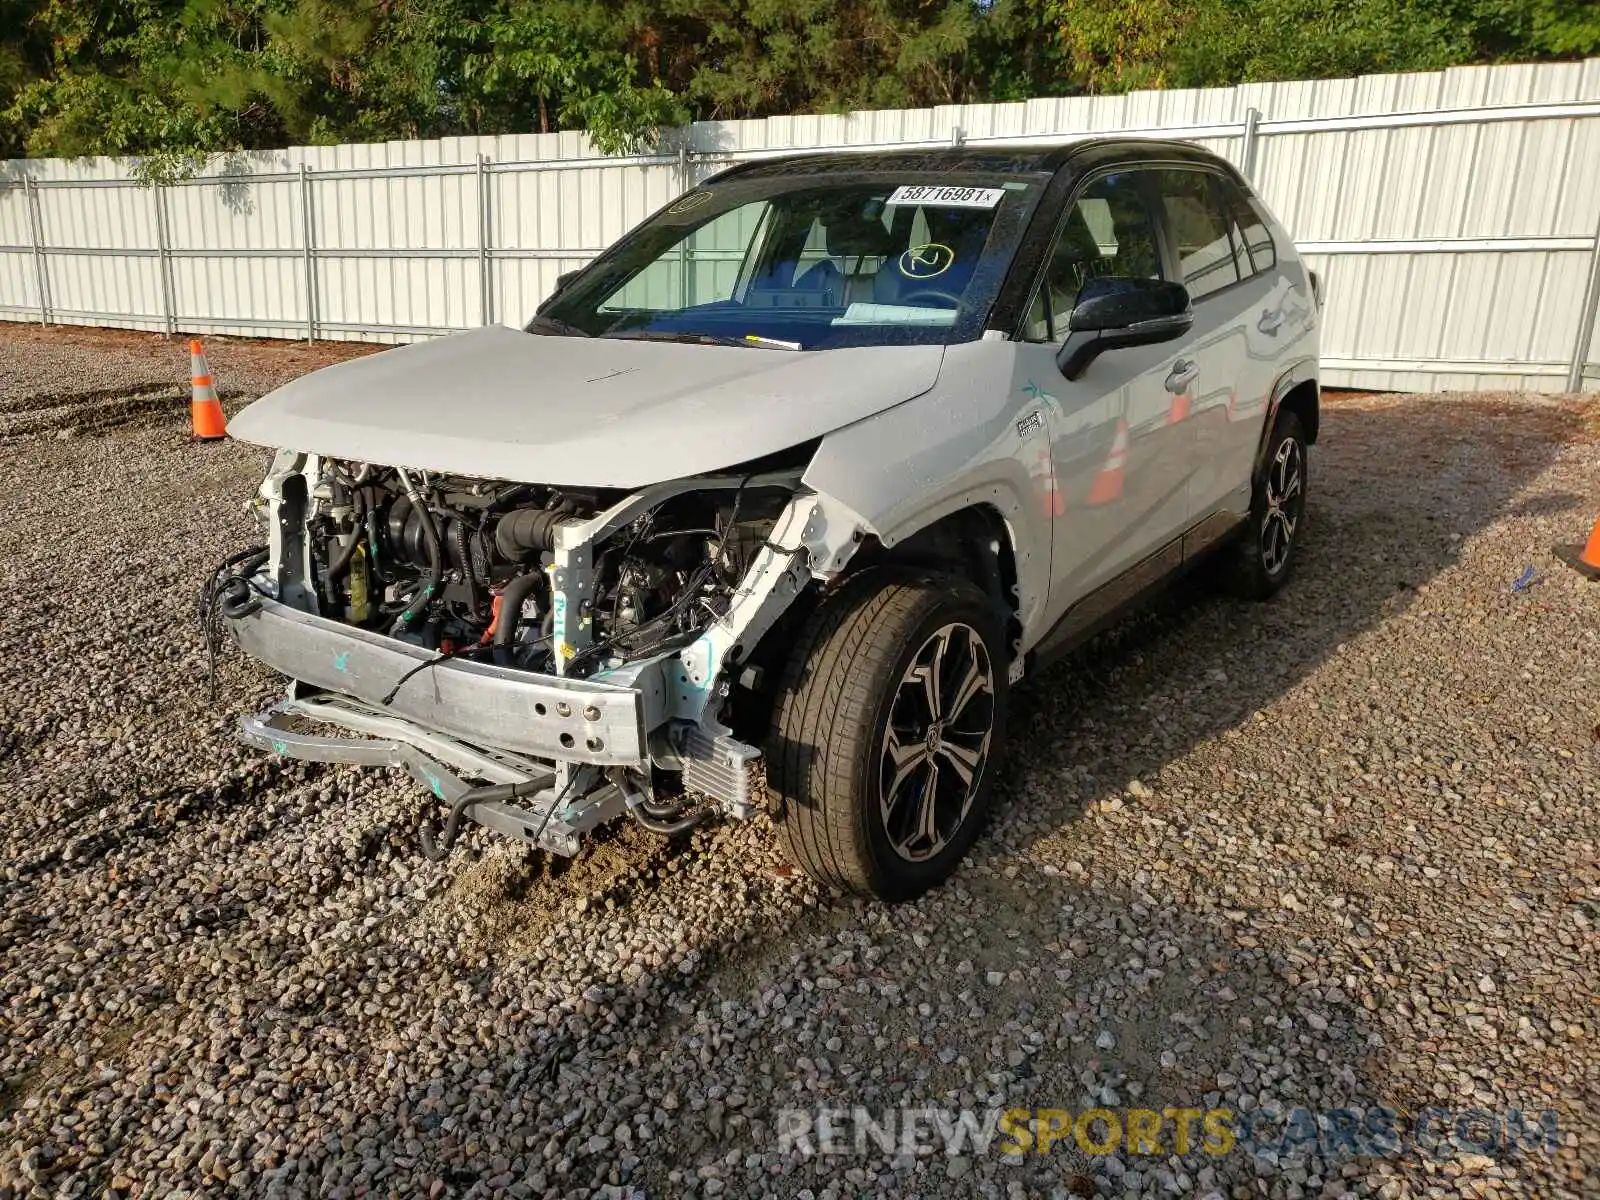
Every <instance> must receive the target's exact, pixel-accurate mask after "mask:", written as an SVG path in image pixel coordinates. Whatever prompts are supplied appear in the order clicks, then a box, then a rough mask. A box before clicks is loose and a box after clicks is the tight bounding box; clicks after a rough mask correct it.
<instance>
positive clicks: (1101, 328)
mask: <svg viewBox="0 0 1600 1200" xmlns="http://www.w3.org/2000/svg"><path fill="white" fill-rule="evenodd" d="M1318 307H1319V299H1318V296H1317V294H1316V280H1315V277H1314V276H1313V275H1311V274H1310V273H1309V272H1307V271H1306V270H1305V269H1304V268H1303V267H1302V265H1301V263H1300V261H1299V260H1298V258H1297V257H1296V255H1295V252H1294V247H1293V244H1292V243H1291V242H1290V240H1289V238H1288V237H1287V236H1285V234H1284V232H1283V230H1282V229H1281V228H1280V227H1279V226H1278V225H1277V224H1276V222H1275V221H1274V220H1273V218H1272V217H1271V216H1270V215H1269V214H1268V213H1267V211H1266V209H1265V208H1264V207H1263V206H1262V204H1261V202H1260V201H1259V200H1258V199H1257V198H1256V197H1255V196H1254V195H1253V194H1252V193H1251V191H1250V189H1249V187H1248V185H1246V184H1245V182H1244V181H1243V180H1242V179H1241V178H1240V177H1239V175H1238V174H1237V173H1236V172H1235V171H1234V170H1233V169H1232V168H1231V167H1229V166H1228V165H1227V164H1226V163H1225V162H1223V161H1222V160H1220V159H1218V158H1216V157H1215V156H1213V155H1211V154H1208V153H1206V152H1204V151H1202V150H1199V149H1197V148H1195V147H1194V146H1190V145H1185V144H1179V143H1170V142H1159V141H1142V140H1128V139H1116V140H1109V139H1087V140H1083V141H1079V142H1076V143H1073V144H1069V145H1065V146H1057V147H1052V148H1046V149H1040V148H1037V147H1032V148H1017V147H1001V148H985V149H981V150H980V149H971V148H968V149H960V148H954V149H949V150H942V151H922V150H918V151H914V152H896V153H863V154H819V155H815V156H807V157H793V158H788V159H774V160H768V161H764V162H760V163H752V164H747V165H742V166H738V167H735V168H733V169H731V170H728V171H725V172H723V173H722V174H720V175H718V176H716V177H715V178H713V179H710V180H709V181H707V182H706V183H705V184H704V185H702V186H701V187H700V188H698V189H697V190H695V191H692V192H690V193H688V194H687V195H685V196H683V197H681V198H679V199H678V200H676V201H675V202H674V203H672V204H670V205H668V206H667V207H666V208H664V209H662V210H661V211H660V212H658V213H656V214H655V215H654V216H653V217H651V218H650V219H649V220H647V221H646V222H645V223H644V224H642V225H641V226H639V227H638V228H637V229H635V230H634V231H633V232H632V233H630V234H629V235H628V236H627V237H625V238H624V239H623V240H622V241H621V242H619V243H618V244H617V245H616V246H614V247H613V248H612V249H610V250H609V251H607V252H606V253H605V254H604V255H602V256H601V257H600V258H599V259H597V260H596V261H595V262H594V263H593V264H592V265H590V266H589V267H587V268H586V269H585V270H583V271H581V272H579V273H577V274H575V275H574V276H570V277H565V278H563V280H562V281H561V286H560V287H559V288H558V290H557V292H556V294H555V295H554V296H553V297H552V298H551V299H550V300H548V301H546V303H545V304H544V305H543V307H542V308H541V309H540V312H539V315H538V316H536V317H534V318H533V320H532V321H531V322H530V323H529V325H528V326H527V328H526V329H525V330H513V329H510V328H505V327H490V328H485V329H480V330H476V331H474V332H470V333H464V334H460V335H457V336H453V337H447V338H442V339H439V340H435V341H430V342H426V343H422V344H418V345H413V346H407V347H404V348H400V349H396V350H392V351H389V352H387V353H384V354H382V355H379V356H377V357H374V358H366V359H361V360H357V361H352V362H348V363H344V364H341V365H338V366H334V367H329V368H327V369H326V370H323V371H319V372H316V373H315V374H313V375H310V376H307V377H305V378H303V379H300V380H298V381H296V382H294V383H292V384H290V385H289V386H287V387H284V388H282V389H280V390H279V391H277V392H274V393H273V394H271V395H269V396H267V397H265V398H263V399H262V400H260V401H258V402H257V403H255V404H253V405H251V406H250V407H249V408H248V409H246V410H245V411H244V412H243V413H242V414H241V415H240V416H239V417H238V418H237V419H236V420H235V421H234V423H233V427H232V433H233V435H234V436H235V437H237V438H242V439H244V440H246V441H250V442H256V443H259V444H261V445H264V446H269V447H273V448H275V449H277V456H276V458H275V459H274V461H273V465H272V468H271V471H270V473H269V475H268V476H267V479H266V481H265V482H264V483H263V485H262V487H261V492H260V497H259V500H258V501H257V505H258V508H259V512H260V514H261V518H262V521H263V526H264V529H265V544H264V545H262V546H259V547H253V548H251V549H249V550H245V551H241V553H240V554H238V555H235V556H233V557H232V558H231V559H230V560H229V561H228V562H226V563H225V564H223V566H222V567H221V568H220V569H219V571H218V572H217V573H216V575H215V577H214V578H213V579H212V580H211V582H210V585H209V589H208V590H209V600H208V612H209V618H210V621H211V624H212V627H213V628H214V629H220V628H222V627H226V628H229V629H231V631H232V633H233V635H234V637H235V638H236V639H237V640H238V642H239V644H240V645H241V646H242V647H243V648H244V650H245V651H246V652H248V653H249V654H251V655H253V656H255V657H257V658H259V659H260V660H262V661H264V662H266V663H268V664H270V665H271V666H273V667H274V668H276V669H277V670H279V671H281V672H282V673H283V674H285V675H287V676H289V677H290V678H291V680H292V681H293V682H292V684H291V686H290V690H289V694H288V697H287V698H286V699H285V700H284V701H283V702H282V703H281V704H279V705H277V706H275V707H274V708H273V709H272V710H270V711H269V712H267V713H263V714H261V715H260V716H258V717H250V718H247V719H246V720H245V721H244V736H245V737H246V739H247V740H248V741H250V742H251V743H253V744H255V745H258V746H261V747H262V748H264V749H268V750H271V751H274V752H276V753H278V754H282V755H290V756H293V757H297V758H303V759H312V760H317V761H322V762H336V763H358V764H369V765H388V766H400V767H404V768H407V769H408V770H409V771H410V772H411V774H412V775H414V776H415V777H416V779H417V780H418V781H419V782H420V783H421V784H422V785H423V787H425V788H426V789H427V791H428V792H429V793H431V795H430V796H429V797H428V799H427V800H426V801H425V805H426V806H427V807H425V811H424V814H423V819H422V841H423V848H424V851H425V852H426V853H428V854H429V855H430V856H433V857H439V856H442V855H443V854H444V853H446V852H448V850H449V848H450V845H451V843H452V842H453V841H455V839H456V837H457V835H458V833H459V831H460V829H461V828H462V822H463V821H464V820H469V819H470V820H473V821H476V822H479V823H481V824H483V825H486V826H488V827H490V828H492V829H495V830H498V831H500V832H501V833H504V834H507V835H509V836H511V837H514V838H518V839H521V840H523V841H524V842H526V843H528V844H530V845H533V846H539V847H543V848H544V849H546V850H549V851H554V852H556V853H560V854H571V853H574V852H575V851H576V850H577V848H578V844H579V839H580V838H581V836H582V835H583V834H584V833H585V832H586V831H588V830H590V829H592V828H593V827H594V826H595V825H596V824H597V823H599V822H601V821H605V820H608V819H611V818H614V817H622V816H624V815H625V814H626V815H627V816H629V817H631V819H633V820H637V821H638V822H640V823H641V824H643V825H644V826H646V827H648V828H649V829H652V830H656V831H658V832H660V833H662V834H673V833H676V832H679V831H682V830H684V829H687V828H689V827H691V826H693V825H695V824H697V823H698V822H700V821H702V820H704V819H706V818H707V817H709V816H712V815H714V814H721V815H723V816H727V817H736V818H746V817H753V816H755V815H757V814H769V815H770V817H771V819H772V820H773V821H774V822H775V823H776V826H777V828H778V830H779V833H780V834H781V837H782V839H783V841H784V842H785V844H786V845H787V847H788V850H789V852H790V853H791V854H792V855H793V857H794V859H795V861H796V862H797V863H798V864H799V865H801V866H802V867H804V868H805V869H806V870H807V871H809V872H811V873H812V874H813V875H815V876H816V877H817V878H818V879H820V880H823V881H824V882H826V883H829V884H832V885H835V886H837V887H841V888H845V889H851V890H854V891H858V892H862V893H866V894H869V895H873V896H879V897H884V898H902V897H907V896H912V895H915V894H917V893H918V892H921V891H923V890H924V889H926V888H927V887H929V886H931V885H933V884H934V883H936V882H938V881H939V880H940V879H942V878H944V877H945V876H946V875H948V874H949V873H950V871H951V870H952V869H953V868H954V866H955V865H956V862H957V861H958V860H959V858H960V857H961V855H962V854H963V853H964V852H965V850H966V849H967V847H968V846H969V845H970V844H971V842H972V839H973V838H974V837H975V836H976V833H977V831H978V829H979V827H980V825H981V823H982V821H983V819H984V815H985V810H986V808H987V806H988V803H989V799H990V793H991V791H992V781H993V777H994V775H995V769H996V760H997V757H998V756H999V754H1000V751H1001V747H1002V743H1003V740H1004V733H1005V720H1006V706H1007V694H1008V689H1009V688H1010V687H1011V686H1012V685H1014V684H1015V683H1016V682H1017V681H1018V680H1020V679H1022V678H1023V677H1024V675H1026V674H1027V673H1028V672H1029V671H1031V670H1033V669H1034V668H1035V667H1036V666H1037V664H1039V663H1040V662H1042V661H1044V660H1046V659H1048V658H1049V657H1050V656H1052V655H1055V654H1059V653H1061V652H1062V651H1064V650H1066V649H1068V648H1070V647H1072V646H1073V645H1075V644H1076V643H1078V642H1080V641H1081V640H1083V639H1084V638H1085V637H1086V636H1088V635H1089V634H1090V633H1091V632H1093V631H1094V630H1095V629H1097V628H1099V627H1101V626H1102V625H1104V624H1105V623H1106V622H1107V621H1108V620H1110V619H1111V618H1112V617H1114V616H1115V615H1116V614H1117V613H1119V612H1121V611H1122V610H1124V609H1125V608H1126V607H1127V606H1128V605H1129V604H1130V603H1131V602H1133V601H1134V600H1135V599H1137V598H1138V596H1139V595H1140V594H1141V593H1143V592H1145V591H1147V590H1148V589H1149V588H1151V587H1152V586H1154V585H1156V584H1158V583H1159V582H1161V581H1162V580H1163V579H1164V578H1166V577H1168V576H1170V575H1171V574H1173V573H1174V572H1175V571H1177V570H1179V569H1181V568H1182V567H1183V566H1184V565H1185V564H1188V563H1191V562H1193V561H1195V560H1196V559H1197V558H1198V557H1199V556H1200V555H1202V554H1204V553H1206V552H1208V551H1213V550H1216V551H1219V552H1220V553H1221V554H1224V555H1226V556H1228V558H1229V560H1230V561H1231V566H1232V571H1233V574H1234V576H1235V578H1236V579H1237V581H1238V583H1239V584H1240V586H1241V587H1242V588H1243V589H1244V590H1245V591H1247V592H1249V593H1252V594H1254V595H1258V596H1264V595H1267V594H1269V593H1271V592H1272V591H1274V590H1275V589H1276V588H1278V587H1279V586H1281V585H1282V584H1283V582H1284V581H1285V579H1286V578H1287V577H1288V575H1289V572H1290V570H1291V568H1292V566H1293V562H1294V553H1295V547H1296V543H1297V537H1298V534H1299V531H1300V525H1301V515H1302V510H1303V507H1304V504H1305V496H1306V478H1307V476H1306V447H1307V445H1308V444H1310V443H1311V442H1314V441H1315V440H1316V435H1317V421H1318V387H1317V333H1316V327H1317V321H1318ZM319 726H321V727H323V731H322V732H317V729H318V727H319ZM328 727H331V729H330V728H328ZM429 808H431V810H432V811H428V809H429Z"/></svg>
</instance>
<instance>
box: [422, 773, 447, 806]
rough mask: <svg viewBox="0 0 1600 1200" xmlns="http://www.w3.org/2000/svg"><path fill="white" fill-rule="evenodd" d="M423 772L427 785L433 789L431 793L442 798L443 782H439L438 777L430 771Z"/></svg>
mask: <svg viewBox="0 0 1600 1200" xmlns="http://www.w3.org/2000/svg"><path fill="white" fill-rule="evenodd" d="M423 774H424V775H426V776H427V777H428V787H429V788H431V789H432V790H433V794H434V795H435V796H437V797H439V799H441V800H443V799H444V784H442V783H440V782H439V777H438V776H437V775H434V774H433V773H432V772H430V771H424V772H423Z"/></svg>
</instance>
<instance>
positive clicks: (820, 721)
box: [767, 570, 1007, 900]
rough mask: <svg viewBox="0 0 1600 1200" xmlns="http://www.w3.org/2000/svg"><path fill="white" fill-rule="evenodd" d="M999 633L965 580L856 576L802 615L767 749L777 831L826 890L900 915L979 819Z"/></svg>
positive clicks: (993, 740)
mask: <svg viewBox="0 0 1600 1200" xmlns="http://www.w3.org/2000/svg"><path fill="white" fill-rule="evenodd" d="M1006 699H1007V688H1006V663H1005V641H1004V632H1003V628H1002V625H1001V621H1000V617H999V614H997V613H996V612H995V610H994V605H993V603H992V601H990V599H989V598H988V597H987V596H985V595H984V594H983V593H982V592H981V591H979V590H978V589H977V588H976V587H974V586H973V585H972V584H970V583H967V582H965V581H963V580H959V579H954V578H948V577H937V578H928V577H925V576H920V577H919V576H913V575H902V574H899V573H894V572H891V571H888V570H875V571H866V572H863V573H862V574H861V575H859V576H857V577H856V578H855V579H852V580H849V581H847V582H846V584H845V585H844V587H843V588H842V589H841V591H840V592H839V594H838V595H836V596H833V597H830V598H829V599H828V600H827V601H825V602H824V603H823V604H822V605H821V607H820V608H819V609H818V610H817V612H816V613H815V614H813V616H812V618H811V620H810V622H809V623H808V624H807V626H806V629H805V631H804V632H803V633H802V635H801V637H800V639H799V642H798V644H797V645H796V647H795V649H794V655H793V657H792V658H791V660H790V662H789V664H788V667H787V668H786V670H785V672H784V677H783V680H782V683H781V685H780V692H779V696H778V704H777V709H776V712H775V715H774V721H773V731H772V737H771V744H770V745H769V747H768V753H767V765H768V784H769V786H770V787H771V789H772V793H773V797H774V800H775V811H774V817H775V819H776V823H777V827H778V832H779V835H780V837H781V838H782V840H783V842H784V843H785V845H786V847H787V849H788V851H789V854H790V856H791V858H793V860H794V862H795V863H796V864H797V865H798V866H800V867H801V868H802V869H804V870H805V871H806V872H807V873H808V874H810V875H812V876H813V877H815V878H816V879H818V880H819V881H821V882H822V883H825V884H828V885H830V886H832V887H836V888H839V889H841V890H844V891H850V892H855V893H858V894H860V895H865V896H871V897H875V898H877V899H883V900H904V899H909V898H911V897H913V896H916V895H919V894H920V893H922V892H924V891H926V890H927V889H928V888H930V887H933V886H934V885H935V884H937V883H939V882H941V881H942V880H944V879H945V878H946V877H947V876H948V875H949V874H950V873H951V872H952V871H954V870H955V868H956V864H957V863H959V862H960V860H961V857H962V855H964V854H965V853H966V852H967V849H968V848H969V847H970V846H971V845H972V842H973V839H974V838H976V837H977V834H978V831H979V829H980V827H981V826H982V824H983V821H984V818H985V816H986V814H987V811H988V806H989V800H990V793H991V791H992V788H991V786H990V785H991V778H992V775H993V771H994V763H995V760H996V758H997V756H998V755H999V752H1000V749H1001V745H1002V743H1003V741H1004V737H1005V710H1006Z"/></svg>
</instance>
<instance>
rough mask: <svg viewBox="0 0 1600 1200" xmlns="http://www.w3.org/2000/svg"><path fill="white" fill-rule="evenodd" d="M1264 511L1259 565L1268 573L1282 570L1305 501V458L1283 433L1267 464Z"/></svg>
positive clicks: (1292, 542)
mask: <svg viewBox="0 0 1600 1200" xmlns="http://www.w3.org/2000/svg"><path fill="white" fill-rule="evenodd" d="M1265 490H1266V501H1267V511H1266V513H1265V514H1264V515H1263V516H1262V518H1261V565H1262V566H1264V567H1265V568H1266V569H1267V574H1268V575H1276V574H1278V572H1280V571H1282V570H1283V568H1284V565H1285V564H1286V563H1287V562H1288V561H1289V552H1290V550H1291V549H1292V548H1293V547H1294V535H1295V529H1296V528H1297V527H1298V526H1299V524H1300V509H1301V506H1302V505H1303V503H1304V501H1305V460H1304V452H1303V451H1302V450H1301V449H1300V443H1299V442H1298V441H1297V440H1296V439H1294V438H1292V437H1286V438H1284V439H1283V442H1282V443H1281V444H1280V445H1279V446H1278V452H1277V453H1276V454H1275V455H1273V456H1272V461H1271V462H1270V463H1269V464H1267V478H1266V489H1265Z"/></svg>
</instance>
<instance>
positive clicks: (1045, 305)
mask: <svg viewBox="0 0 1600 1200" xmlns="http://www.w3.org/2000/svg"><path fill="white" fill-rule="evenodd" d="M1150 176H1151V173H1150V172H1148V171H1144V170H1139V169H1129V168H1114V169H1111V170H1109V171H1103V172H1100V173H1098V174H1096V175H1092V176H1090V177H1089V178H1088V179H1086V180H1085V181H1084V182H1083V183H1082V184H1081V185H1080V186H1079V187H1078V189H1077V190H1076V191H1075V192H1074V193H1073V195H1072V196H1071V198H1070V199H1069V200H1068V202H1067V204H1066V205H1065V207H1064V210H1063V212H1062V214H1061V217H1060V220H1059V222H1058V226H1057V229H1056V233H1055V238H1054V241H1053V242H1052V244H1051V247H1050V249H1049V250H1048V251H1047V252H1046V256H1045V266H1044V269H1043V271H1042V273H1041V278H1040V280H1039V282H1038V283H1037V284H1036V289H1035V292H1034V294H1033V298H1032V302H1031V303H1030V305H1029V307H1028V309H1027V313H1028V316H1027V318H1026V321H1025V324H1024V328H1023V330H1022V336H1021V339H1020V344H1019V346H1018V351H1017V357H1016V370H1015V377H1014V379H1013V381H1012V382H1013V386H1014V388H1015V389H1016V390H1017V391H1018V392H1020V393H1021V394H1022V395H1023V396H1024V397H1025V398H1029V399H1032V400H1033V401H1034V402H1035V403H1036V404H1037V406H1038V412H1039V413H1040V414H1041V417H1042V419H1043V421H1044V422H1045V425H1046V429H1047V431H1048V434H1049V441H1050V462H1049V463H1048V464H1043V463H1042V464H1040V466H1041V467H1042V468H1044V469H1047V470H1053V472H1054V486H1053V489H1052V491H1051V498H1052V507H1053V510H1054V515H1055V520H1054V545H1053V547H1052V564H1053V565H1052V570H1051V577H1052V578H1051V589H1050V600H1049V605H1048V616H1049V618H1050V620H1051V621H1052V622H1053V621H1054V620H1055V619H1056V618H1058V617H1060V615H1061V614H1062V613H1063V612H1065V611H1066V609H1067V608H1068V607H1070V606H1071V605H1072V604H1073V603H1074V602H1076V601H1077V600H1079V599H1080V598H1082V597H1083V596H1084V595H1086V594H1087V593H1089V592H1091V591H1093V590H1094V589H1095V588H1096V587H1098V586H1100V585H1101V584H1103V583H1105V582H1107V581H1108V580H1110V579H1112V578H1113V577H1115V576H1116V575H1117V574H1119V573H1120V572H1121V571H1122V570H1124V569H1125V568H1127V567H1128V566H1130V565H1131V564H1133V563H1135V562H1138V561H1139V560H1140V559H1142V558H1144V557H1146V556H1147V555H1149V554H1150V553H1152V552H1153V551H1154V550H1156V549H1158V548H1159V547H1161V546H1162V545H1163V544H1165V543H1166V542H1168V541H1170V540H1172V539H1173V538H1174V537H1176V536H1178V535H1179V534H1180V533H1181V532H1182V530H1183V526H1184V522H1185V521H1186V519H1187V515H1188V496H1187V491H1186V483H1185V479H1184V477H1183V475H1182V474H1181V473H1180V471H1179V468H1180V467H1182V466H1183V465H1184V464H1185V463H1186V462H1188V461H1189V459H1190V458H1191V457H1192V454H1191V451H1190V450H1189V448H1188V446H1187V443H1188V440H1189V429H1188V427H1187V426H1186V425H1185V423H1184V422H1183V421H1182V420H1181V419H1174V409H1175V405H1176V403H1177V402H1178V397H1177V396H1176V395H1175V394H1174V393H1173V392H1172V391H1170V390H1169V387H1170V386H1171V382H1172V381H1171V377H1172V375H1173V363H1174V360H1175V359H1176V358H1178V357H1180V356H1179V354H1178V353H1177V352H1176V351H1175V349H1174V346H1175V345H1176V343H1167V344H1164V345H1153V346H1137V347H1130V348H1126V349H1119V350H1114V351H1108V352H1106V353H1104V354H1102V355H1100V356H1099V357H1098V358H1096V359H1095V360H1094V361H1093V362H1092V363H1091V364H1090V365H1089V367H1088V369H1087V370H1086V371H1084V373H1083V374H1082V375H1081V376H1079V377H1078V378H1077V379H1075V380H1068V379H1067V378H1065V377H1064V376H1063V375H1062V373H1061V370H1060V368H1059V367H1058V366H1057V365H1056V352H1057V350H1058V349H1059V348H1060V346H1061V343H1062V341H1063V340H1064V339H1065V337H1066V334H1067V320H1068V316H1069V314H1070V313H1071V311H1072V308H1073V305H1074V302H1075V300H1076V297H1077V294H1078V290H1079V289H1080V288H1081V287H1082V286H1083V285H1084V284H1085V283H1086V282H1088V281H1089V280H1091V279H1101V278H1108V277H1118V276H1121V277H1128V276H1132V277H1140V278H1162V277H1168V276H1167V270H1166V262H1167V260H1166V259H1165V258H1164V253H1163V246H1162V235H1161V233H1160V227H1159V224H1158V222H1157V220H1156V205H1157V203H1158V201H1157V200H1156V198H1155V194H1154V190H1153V187H1152V185H1151V178H1150ZM1180 374H1181V372H1180ZM1024 414H1025V415H1024V418H1023V419H1024V421H1027V420H1030V419H1031V414H1028V413H1027V410H1024Z"/></svg>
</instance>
